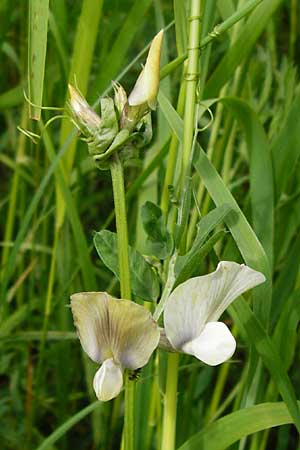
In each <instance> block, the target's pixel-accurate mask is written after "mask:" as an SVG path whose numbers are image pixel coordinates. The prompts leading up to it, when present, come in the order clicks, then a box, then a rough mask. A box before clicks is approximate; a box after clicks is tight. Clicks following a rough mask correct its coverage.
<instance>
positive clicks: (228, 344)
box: [182, 322, 236, 366]
mask: <svg viewBox="0 0 300 450" xmlns="http://www.w3.org/2000/svg"><path fill="white" fill-rule="evenodd" d="M235 349H236V342H235V339H234V337H233V336H232V334H231V332H230V330H229V328H228V327H227V326H226V325H225V323H223V322H208V323H207V324H206V325H205V327H204V329H203V331H202V333H201V334H200V336H199V337H197V338H196V339H194V340H193V341H190V342H187V343H186V344H184V345H183V346H182V350H183V351H184V352H185V353H188V354H190V355H193V356H196V358H198V359H200V360H201V361H203V362H204V363H205V364H208V365H209V366H216V365H218V364H221V363H223V362H224V361H227V359H229V358H231V356H232V355H233V353H234V352H235Z"/></svg>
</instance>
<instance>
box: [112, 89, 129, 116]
mask: <svg viewBox="0 0 300 450" xmlns="http://www.w3.org/2000/svg"><path fill="white" fill-rule="evenodd" d="M112 85H113V88H114V93H115V99H114V100H115V105H116V108H117V110H118V113H119V117H120V116H121V114H122V112H123V109H124V107H125V105H126V103H127V94H126V91H125V89H124V88H123V86H122V85H121V84H120V83H118V82H116V81H113V82H112Z"/></svg>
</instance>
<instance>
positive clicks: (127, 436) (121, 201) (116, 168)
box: [110, 154, 135, 450]
mask: <svg viewBox="0 0 300 450" xmlns="http://www.w3.org/2000/svg"><path fill="white" fill-rule="evenodd" d="M110 171H111V179H112V186H113V195H114V203H115V214H116V228H117V236H118V256H119V271H120V287H121V297H122V298H124V299H130V297H131V289H130V272H129V255H128V232H127V218H126V202H125V189H124V173H123V166H122V163H121V161H120V159H119V156H118V155H117V154H115V156H114V158H113V159H112V162H111V164H110ZM134 407H135V383H134V382H133V381H130V380H129V379H128V376H126V379H125V417H124V448H125V450H134V435H135V430H134Z"/></svg>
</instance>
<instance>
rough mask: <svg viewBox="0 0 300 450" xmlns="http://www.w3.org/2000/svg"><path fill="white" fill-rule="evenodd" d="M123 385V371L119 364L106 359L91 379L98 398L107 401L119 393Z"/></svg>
mask: <svg viewBox="0 0 300 450" xmlns="http://www.w3.org/2000/svg"><path fill="white" fill-rule="evenodd" d="M122 386H123V372H122V369H121V367H120V365H119V364H117V363H115V361H114V360H113V359H112V358H110V359H106V360H105V361H104V363H103V364H102V366H101V367H100V369H99V370H98V371H97V372H96V374H95V376H94V381H93V387H94V391H95V393H96V396H97V398H98V399H99V400H101V401H103V402H107V401H108V400H111V399H112V398H115V397H117V395H119V393H120V391H121V389H122Z"/></svg>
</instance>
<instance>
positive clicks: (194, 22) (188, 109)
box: [181, 0, 201, 185]
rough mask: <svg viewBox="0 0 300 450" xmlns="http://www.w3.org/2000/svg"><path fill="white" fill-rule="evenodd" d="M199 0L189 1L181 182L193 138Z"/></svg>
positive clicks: (199, 19)
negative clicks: (189, 14) (189, 13)
mask: <svg viewBox="0 0 300 450" xmlns="http://www.w3.org/2000/svg"><path fill="white" fill-rule="evenodd" d="M200 14H201V0H191V16H190V18H189V21H190V30H189V42H188V60H187V71H186V74H185V79H186V97H185V111H184V120H183V149H182V169H181V180H182V185H183V180H184V179H185V176H186V175H187V170H188V168H189V163H190V155H191V148H192V142H193V136H194V125H195V105H196V90H197V84H198V80H199V72H198V70H199V56H200V46H199V43H200V29H201V17H200Z"/></svg>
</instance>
